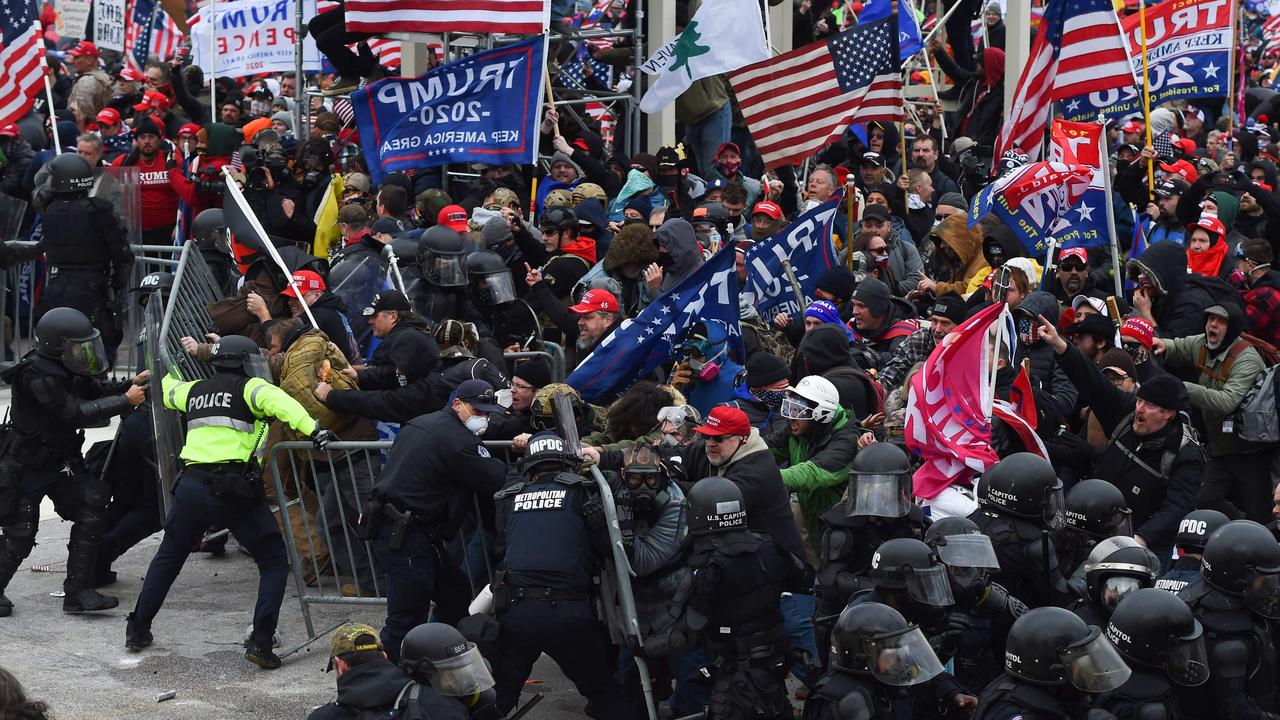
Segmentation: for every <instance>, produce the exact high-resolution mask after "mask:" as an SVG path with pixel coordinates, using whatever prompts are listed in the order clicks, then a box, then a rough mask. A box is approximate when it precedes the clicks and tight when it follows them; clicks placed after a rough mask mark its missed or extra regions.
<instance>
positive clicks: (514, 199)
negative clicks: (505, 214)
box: [484, 187, 520, 208]
mask: <svg viewBox="0 0 1280 720" xmlns="http://www.w3.org/2000/svg"><path fill="white" fill-rule="evenodd" d="M491 205H500V206H502V207H514V208H518V207H520V197H519V196H518V195H516V193H515V191H514V190H511V189H510V188H503V187H500V188H498V189H497V190H494V191H493V192H492V193H489V197H488V198H486V199H485V201H484V206H485V207H489V206H491Z"/></svg>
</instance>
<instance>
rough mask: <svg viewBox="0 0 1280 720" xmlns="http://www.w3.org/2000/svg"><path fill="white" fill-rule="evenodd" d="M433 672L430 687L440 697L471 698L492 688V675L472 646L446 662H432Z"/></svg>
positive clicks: (477, 651)
mask: <svg viewBox="0 0 1280 720" xmlns="http://www.w3.org/2000/svg"><path fill="white" fill-rule="evenodd" d="M431 665H432V667H433V668H434V670H435V672H434V673H432V675H431V687H433V688H435V690H436V692H438V693H440V694H441V695H449V696H452V697H471V696H472V695H475V694H476V693H481V692H484V691H485V690H488V689H489V688H491V687H493V685H494V682H493V674H492V673H490V672H489V665H488V664H487V663H485V661H484V657H483V656H482V655H481V654H480V648H478V647H476V646H475V645H474V644H472V645H471V646H470V647H469V648H467V651H466V652H464V653H462V654H461V655H458V656H456V657H451V658H448V659H446V660H432V661H431Z"/></svg>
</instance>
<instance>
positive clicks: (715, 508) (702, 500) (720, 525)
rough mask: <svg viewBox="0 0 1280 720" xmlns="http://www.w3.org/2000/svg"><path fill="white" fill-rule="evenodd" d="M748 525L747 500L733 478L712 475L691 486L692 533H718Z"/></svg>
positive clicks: (690, 515) (690, 516)
mask: <svg viewBox="0 0 1280 720" xmlns="http://www.w3.org/2000/svg"><path fill="white" fill-rule="evenodd" d="M746 528H747V504H746V502H745V501H744V500H743V499H742V490H740V489H739V488H738V486H737V485H736V484H735V483H734V482H733V481H732V480H729V479H728V478H724V477H720V476H718V475H713V476H711V477H706V478H703V479H701V480H699V481H697V482H696V483H694V484H693V486H692V487H691V488H689V533H690V534H691V535H693V536H701V535H719V534H721V533H728V532H734V531H738V530H745V529H746Z"/></svg>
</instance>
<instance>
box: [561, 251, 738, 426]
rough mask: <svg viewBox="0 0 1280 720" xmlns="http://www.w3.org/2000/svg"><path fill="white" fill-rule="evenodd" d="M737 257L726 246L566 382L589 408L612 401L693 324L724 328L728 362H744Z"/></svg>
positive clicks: (667, 354)
mask: <svg viewBox="0 0 1280 720" xmlns="http://www.w3.org/2000/svg"><path fill="white" fill-rule="evenodd" d="M736 254H737V250H735V249H734V247H733V246H732V245H727V246H725V248H724V249H723V250H721V251H720V252H718V253H716V255H715V256H714V257H712V258H711V259H710V260H708V261H706V262H705V263H703V264H702V266H701V267H699V268H698V269H697V270H694V271H693V272H692V273H690V274H689V276H688V277H686V278H685V279H683V280H681V281H680V282H679V283H678V284H677V285H676V286H675V287H673V288H671V290H670V292H668V293H667V294H665V295H663V296H662V297H659V298H658V299H656V300H654V301H653V302H652V303H650V304H649V306H648V307H646V308H645V309H644V310H643V311H641V313H640V314H639V315H637V316H636V317H635V319H632V320H625V321H623V323H622V325H621V326H619V327H618V329H617V330H616V331H614V333H613V334H612V335H610V336H609V337H608V338H606V339H605V341H604V342H603V343H601V345H600V347H598V348H596V349H595V351H594V352H592V353H591V354H590V355H588V356H587V359H585V360H583V361H582V363H581V364H580V365H578V367H577V369H576V370H574V371H573V373H571V374H570V375H569V377H568V379H567V380H565V382H566V383H568V384H569V385H571V386H573V387H574V388H575V389H577V391H578V392H579V393H581V394H582V398H583V399H584V400H586V401H587V402H601V401H605V400H612V399H613V398H615V397H617V396H618V395H619V394H620V393H622V392H623V391H624V390H626V389H627V387H629V386H630V385H631V384H632V383H634V382H635V381H636V378H638V377H641V376H643V375H647V374H649V373H651V372H653V371H654V370H656V369H658V367H659V366H661V365H663V364H665V363H667V362H669V361H670V360H671V359H672V358H673V357H674V356H675V351H676V349H677V348H679V347H680V344H681V343H682V342H684V338H685V336H686V335H687V334H688V332H689V328H690V326H692V325H693V324H694V323H697V322H704V323H707V324H711V323H718V324H720V325H722V326H723V327H725V328H726V329H727V330H728V338H729V354H730V356H736V357H737V359H739V360H742V359H743V355H744V352H743V347H742V328H741V326H740V325H739V323H738V273H737V270H736V269H735V261H736V258H735V255H736Z"/></svg>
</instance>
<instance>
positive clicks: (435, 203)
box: [413, 188, 453, 225]
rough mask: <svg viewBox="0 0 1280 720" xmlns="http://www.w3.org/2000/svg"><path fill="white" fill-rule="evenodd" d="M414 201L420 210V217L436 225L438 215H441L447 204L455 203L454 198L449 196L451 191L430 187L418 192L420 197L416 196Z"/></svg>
mask: <svg viewBox="0 0 1280 720" xmlns="http://www.w3.org/2000/svg"><path fill="white" fill-rule="evenodd" d="M413 203H414V207H415V208H416V209H417V211H418V218H419V219H420V220H422V221H423V222H426V223H429V224H431V225H435V222H436V217H437V216H439V215H440V211H441V210H443V209H444V208H445V207H446V206H448V205H452V204H453V198H451V197H449V193H447V192H445V191H443V190H441V189H440V188H428V189H426V190H423V191H422V192H420V193H418V197H416V198H414V201H413Z"/></svg>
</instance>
